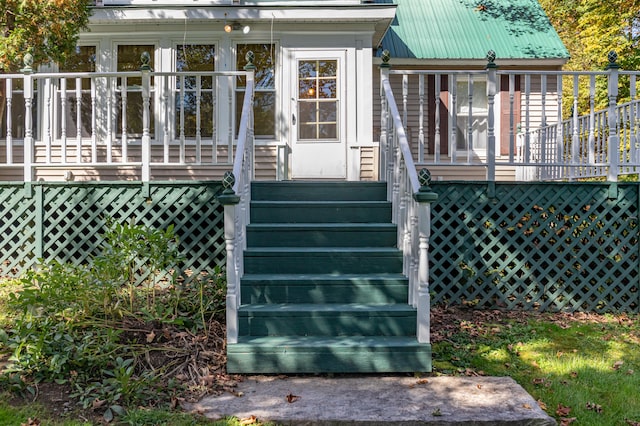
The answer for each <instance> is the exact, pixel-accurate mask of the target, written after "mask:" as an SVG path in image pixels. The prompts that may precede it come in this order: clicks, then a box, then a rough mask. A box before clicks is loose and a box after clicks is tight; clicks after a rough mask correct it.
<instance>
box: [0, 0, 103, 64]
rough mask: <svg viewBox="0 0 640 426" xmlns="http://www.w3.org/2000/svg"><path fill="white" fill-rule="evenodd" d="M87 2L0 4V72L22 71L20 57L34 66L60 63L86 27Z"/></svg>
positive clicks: (11, 0)
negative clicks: (29, 60) (27, 55)
mask: <svg viewBox="0 0 640 426" xmlns="http://www.w3.org/2000/svg"><path fill="white" fill-rule="evenodd" d="M91 3H92V2H91V1H90V0H0V31H1V32H2V38H0V72H15V71H17V70H19V69H20V68H22V66H23V62H22V61H23V58H24V55H25V54H26V53H27V52H29V53H31V55H32V56H33V60H34V65H39V64H42V63H47V62H50V61H54V62H63V61H64V60H65V59H66V58H67V56H68V55H69V53H71V52H73V51H74V48H75V45H76V42H77V40H78V33H79V32H80V31H81V30H83V29H85V28H86V27H87V23H88V22H89V15H90V13H91V9H90V8H89V5H90V4H91Z"/></svg>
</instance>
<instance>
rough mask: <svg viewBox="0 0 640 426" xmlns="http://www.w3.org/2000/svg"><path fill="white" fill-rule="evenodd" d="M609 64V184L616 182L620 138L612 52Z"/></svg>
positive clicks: (615, 54) (616, 83)
mask: <svg viewBox="0 0 640 426" xmlns="http://www.w3.org/2000/svg"><path fill="white" fill-rule="evenodd" d="M607 59H609V64H608V65H607V71H608V78H609V85H608V97H609V111H608V113H607V125H608V127H609V137H608V141H607V143H608V150H607V151H608V155H609V173H608V175H607V179H608V180H609V181H610V182H617V181H618V172H619V168H620V136H619V135H618V110H617V102H618V73H619V69H620V66H619V65H618V63H617V61H618V54H617V53H616V52H614V51H611V52H609V55H608V56H607Z"/></svg>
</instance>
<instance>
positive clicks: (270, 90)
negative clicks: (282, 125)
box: [236, 44, 276, 138]
mask: <svg viewBox="0 0 640 426" xmlns="http://www.w3.org/2000/svg"><path fill="white" fill-rule="evenodd" d="M274 49H275V46H274V45H273V44H239V45H238V46H237V50H236V69H237V70H242V69H244V66H245V65H246V59H245V56H246V54H247V52H249V51H252V52H253V53H254V54H255V61H254V65H255V66H256V70H255V96H254V100H253V114H254V135H255V137H256V138H275V134H276V86H275V57H274ZM245 84H246V82H245V79H244V77H242V78H239V79H238V81H237V84H236V131H237V130H238V128H239V126H240V117H241V114H242V103H243V101H244V91H245Z"/></svg>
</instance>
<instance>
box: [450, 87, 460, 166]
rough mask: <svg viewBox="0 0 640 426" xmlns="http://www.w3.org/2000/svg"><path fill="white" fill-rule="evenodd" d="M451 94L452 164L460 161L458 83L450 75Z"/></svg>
mask: <svg viewBox="0 0 640 426" xmlns="http://www.w3.org/2000/svg"><path fill="white" fill-rule="evenodd" d="M449 93H450V99H451V105H450V111H451V113H450V117H451V135H450V137H449V157H450V158H451V162H452V163H455V162H456V161H458V138H457V134H458V113H457V111H458V82H457V78H456V75H455V74H449Z"/></svg>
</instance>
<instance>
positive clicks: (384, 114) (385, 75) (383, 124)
mask: <svg viewBox="0 0 640 426" xmlns="http://www.w3.org/2000/svg"><path fill="white" fill-rule="evenodd" d="M390 59H391V56H390V54H389V51H388V50H385V51H384V52H382V64H380V102H381V105H380V144H379V147H378V150H379V156H380V158H379V161H380V165H379V169H380V170H379V171H378V173H379V176H378V178H379V179H380V180H383V181H385V182H389V172H390V171H389V128H390V125H391V123H390V121H391V120H390V117H389V105H388V103H387V102H388V100H387V97H386V92H385V90H384V81H388V80H389V70H390V69H391V64H389V60H390ZM387 188H389V186H387ZM387 200H388V201H391V193H390V192H389V191H387Z"/></svg>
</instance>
